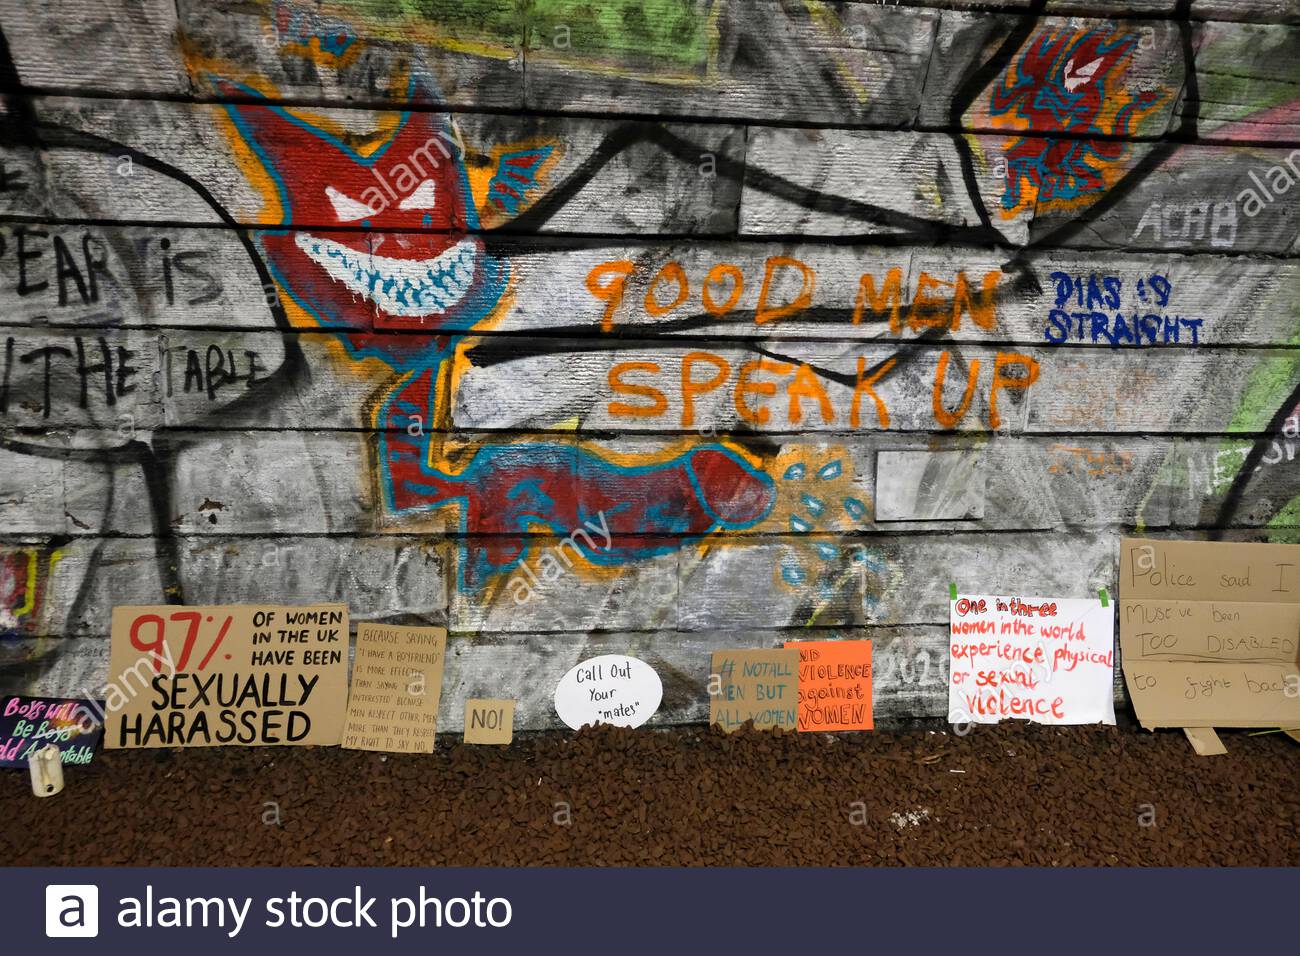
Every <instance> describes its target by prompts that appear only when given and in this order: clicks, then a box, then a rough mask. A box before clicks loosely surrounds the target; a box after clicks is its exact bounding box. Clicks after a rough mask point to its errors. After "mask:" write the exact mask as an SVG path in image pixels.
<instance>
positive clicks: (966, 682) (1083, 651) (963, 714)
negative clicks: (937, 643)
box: [948, 594, 1115, 724]
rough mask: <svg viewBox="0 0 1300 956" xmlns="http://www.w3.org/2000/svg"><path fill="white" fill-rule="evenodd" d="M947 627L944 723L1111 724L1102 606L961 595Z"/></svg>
mask: <svg viewBox="0 0 1300 956" xmlns="http://www.w3.org/2000/svg"><path fill="white" fill-rule="evenodd" d="M949 620H950V624H949V652H950V658H949V672H948V722H949V723H952V724H996V723H997V722H998V721H1000V720H1004V719H1006V718H1008V717H1010V718H1018V719H1021V720H1032V721H1035V722H1036V723H1040V724H1097V723H1101V724H1113V723H1115V696H1114V695H1115V609H1114V608H1113V607H1111V606H1110V604H1109V602H1107V604H1106V605H1105V606H1103V605H1102V603H1101V601H1100V600H1099V599H1097V598H1091V599H1084V598H1039V597H1001V596H997V595H969V594H963V595H958V596H957V598H956V599H955V600H953V601H952V602H951V608H950V612H949Z"/></svg>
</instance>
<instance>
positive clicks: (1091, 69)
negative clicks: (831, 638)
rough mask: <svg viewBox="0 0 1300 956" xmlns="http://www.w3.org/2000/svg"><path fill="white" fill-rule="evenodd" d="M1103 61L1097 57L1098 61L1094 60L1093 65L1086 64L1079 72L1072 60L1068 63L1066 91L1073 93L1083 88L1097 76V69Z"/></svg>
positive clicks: (1066, 65)
mask: <svg viewBox="0 0 1300 956" xmlns="http://www.w3.org/2000/svg"><path fill="white" fill-rule="evenodd" d="M1101 60H1102V58H1101V57H1097V59H1095V60H1093V61H1092V62H1091V63H1085V64H1084V65H1083V66H1081V67H1079V68H1078V69H1077V70H1076V69H1075V68H1074V61H1073V60H1070V61H1069V62H1068V63H1066V64H1065V88H1066V90H1068V91H1069V92H1071V93H1073V92H1074V91H1075V90H1077V89H1078V88H1079V87H1081V86H1083V84H1085V83H1087V82H1088V81H1089V80H1091V79H1092V78H1093V76H1094V75H1096V73H1097V69H1098V68H1099V67H1100V66H1101Z"/></svg>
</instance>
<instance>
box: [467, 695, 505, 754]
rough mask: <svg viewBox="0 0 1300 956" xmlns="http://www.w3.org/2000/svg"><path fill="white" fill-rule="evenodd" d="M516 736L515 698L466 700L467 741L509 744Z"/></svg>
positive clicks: (470, 742) (472, 742)
mask: <svg viewBox="0 0 1300 956" xmlns="http://www.w3.org/2000/svg"><path fill="white" fill-rule="evenodd" d="M514 736H515V702H514V701H513V700H473V699H471V700H467V701H465V743H467V744H508V743H510V741H511V740H513V739H514Z"/></svg>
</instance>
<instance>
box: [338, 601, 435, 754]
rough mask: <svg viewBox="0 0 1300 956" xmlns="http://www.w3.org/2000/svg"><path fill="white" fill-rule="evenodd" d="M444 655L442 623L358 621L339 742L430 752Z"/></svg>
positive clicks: (362, 747) (360, 747)
mask: <svg viewBox="0 0 1300 956" xmlns="http://www.w3.org/2000/svg"><path fill="white" fill-rule="evenodd" d="M446 659H447V629H446V628H445V627H401V626H398V625H395V624H360V625H358V626H357V650H356V654H355V655H354V659H353V661H352V691H351V693H350V694H349V696H348V719H347V724H346V726H345V727H344V729H343V746H344V747H345V748H347V749H349V750H382V751H386V752H388V753H423V754H428V753H433V744H434V735H435V734H436V733H437V731H438V702H439V700H440V699H441V698H442V668H443V665H444V664H445V663H446Z"/></svg>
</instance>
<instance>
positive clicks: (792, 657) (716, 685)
mask: <svg viewBox="0 0 1300 956" xmlns="http://www.w3.org/2000/svg"><path fill="white" fill-rule="evenodd" d="M798 709H799V652H798V651H797V650H795V649H794V648H793V647H791V648H781V649H773V650H755V649H752V648H747V649H743V650H734V651H714V652H713V669H712V671H711V673H710V675H709V723H711V724H718V725H720V726H721V727H722V729H723V730H726V731H728V732H730V731H733V730H735V729H736V728H738V727H739V726H740V725H741V724H743V723H744V722H745V721H747V720H752V721H753V722H754V726H755V727H756V728H758V729H759V730H768V729H770V728H772V727H783V728H785V729H786V730H795V729H796V728H797V727H798Z"/></svg>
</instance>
